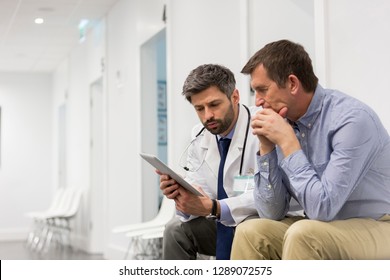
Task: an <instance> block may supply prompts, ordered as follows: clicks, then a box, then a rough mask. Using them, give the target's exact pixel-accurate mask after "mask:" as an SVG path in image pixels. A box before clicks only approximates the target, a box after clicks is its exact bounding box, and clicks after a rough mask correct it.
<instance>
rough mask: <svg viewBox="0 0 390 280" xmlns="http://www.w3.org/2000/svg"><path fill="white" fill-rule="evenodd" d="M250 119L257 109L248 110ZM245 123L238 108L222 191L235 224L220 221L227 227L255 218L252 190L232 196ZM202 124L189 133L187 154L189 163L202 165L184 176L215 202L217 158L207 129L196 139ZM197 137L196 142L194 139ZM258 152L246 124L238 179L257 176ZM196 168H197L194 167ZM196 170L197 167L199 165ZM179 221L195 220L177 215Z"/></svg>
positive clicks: (214, 145) (218, 159)
mask: <svg viewBox="0 0 390 280" xmlns="http://www.w3.org/2000/svg"><path fill="white" fill-rule="evenodd" d="M249 110H250V112H251V115H253V114H254V112H255V111H257V110H259V109H258V108H257V107H250V108H249ZM247 123H248V113H247V110H246V109H245V107H244V106H243V105H241V104H240V110H239V116H238V120H237V124H236V127H235V131H234V135H233V138H232V141H231V144H230V147H229V151H228V154H227V158H226V162H225V167H224V180H223V181H224V188H225V191H226V193H227V195H228V198H226V199H224V200H225V201H226V203H227V205H228V207H229V209H230V211H231V215H232V217H233V219H234V223H233V224H232V223H228V222H227V221H223V220H221V221H220V222H221V223H222V224H224V225H226V226H236V225H238V224H239V223H240V222H242V221H243V220H245V219H247V218H248V217H258V214H257V211H256V208H255V205H254V198H253V190H250V191H247V192H246V193H244V194H241V195H238V196H234V192H233V182H234V176H237V175H240V174H239V171H240V163H241V154H242V151H243V147H244V140H245V132H246V129H247ZM202 127H203V126H202V124H198V125H196V126H195V127H194V128H193V130H192V139H194V140H193V143H192V145H191V146H190V148H189V151H188V157H187V159H188V162H192V161H194V162H198V163H199V162H203V163H202V165H201V167H200V168H199V170H197V171H196V172H187V173H186V176H185V177H186V180H187V181H189V182H190V183H191V184H193V185H198V186H200V187H202V189H203V190H204V191H205V192H206V193H207V195H208V196H209V197H210V198H214V199H216V198H217V190H218V179H217V177H218V168H219V161H220V155H219V151H218V144H217V141H216V136H215V135H213V134H211V133H210V132H209V131H207V130H206V129H205V130H204V131H203V132H202V134H201V135H199V136H198V137H196V135H197V134H198V133H199V131H200V130H201V129H202ZM195 137H196V138H195ZM258 150H259V140H258V138H257V136H255V135H253V134H252V128H251V126H250V120H249V130H248V137H247V142H246V148H245V156H244V162H243V168H242V174H241V175H248V174H250V175H254V174H256V173H257V171H258V168H257V163H256V153H257V152H258ZM195 165H196V164H195ZM198 166H199V164H198ZM180 216H181V220H182V221H186V220H190V219H193V218H195V217H194V216H190V217H188V216H186V215H180Z"/></svg>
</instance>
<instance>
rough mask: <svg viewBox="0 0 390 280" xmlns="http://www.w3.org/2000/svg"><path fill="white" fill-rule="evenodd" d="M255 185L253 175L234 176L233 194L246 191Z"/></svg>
mask: <svg viewBox="0 0 390 280" xmlns="http://www.w3.org/2000/svg"><path fill="white" fill-rule="evenodd" d="M254 187H255V176H253V175H245V176H234V183H233V191H234V195H240V194H243V193H246V192H247V191H249V190H253V188H254Z"/></svg>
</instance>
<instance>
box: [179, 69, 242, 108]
mask: <svg viewBox="0 0 390 280" xmlns="http://www.w3.org/2000/svg"><path fill="white" fill-rule="evenodd" d="M212 86H215V87H217V88H218V89H219V90H220V91H222V92H223V93H224V94H226V96H227V97H228V98H229V99H230V97H231V95H232V93H233V91H234V90H235V89H236V80H235V78H234V74H233V72H232V71H230V70H229V69H228V68H226V67H224V66H222V65H218V64H203V65H200V66H198V67H197V68H195V69H193V70H192V71H191V72H190V74H189V75H188V77H187V79H186V80H185V81H184V85H183V92H182V94H183V95H184V96H185V98H186V99H187V100H188V101H189V102H190V103H191V96H193V95H194V94H198V93H199V92H202V91H204V90H206V89H208V88H209V87H212Z"/></svg>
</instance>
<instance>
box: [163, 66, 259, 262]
mask: <svg viewBox="0 0 390 280" xmlns="http://www.w3.org/2000/svg"><path fill="white" fill-rule="evenodd" d="M182 94H183V95H184V96H185V98H186V99H187V100H188V101H189V102H190V103H191V104H192V105H193V106H194V109H195V111H196V113H197V114H198V117H199V120H200V121H201V123H200V124H199V125H197V126H195V127H194V128H193V131H192V136H193V137H192V138H193V140H192V142H191V144H190V145H189V147H188V149H187V157H186V166H184V169H186V170H187V172H186V180H187V181H189V182H190V183H191V184H192V185H194V186H196V187H197V188H198V189H199V190H200V191H201V192H202V193H203V194H204V196H202V197H200V196H196V195H194V194H192V193H190V192H189V191H187V190H186V189H184V188H183V187H181V186H180V185H178V184H177V183H176V181H174V180H173V179H171V178H170V177H169V176H168V175H165V174H161V173H159V174H160V188H161V190H162V192H163V194H164V195H165V196H167V197H168V198H170V199H173V200H174V201H175V203H176V209H177V216H176V218H174V219H173V220H172V221H171V222H170V223H168V225H167V226H166V229H165V232H164V239H163V258H164V259H181V260H185V259H188V260H189V259H196V257H197V254H204V255H211V256H214V255H216V258H217V259H229V258H230V250H231V242H232V238H233V235H234V228H235V226H237V225H238V224H239V223H241V222H242V221H244V220H246V219H248V218H249V217H258V216H257V211H256V208H255V205H254V198H253V190H252V189H251V188H249V189H248V190H246V191H243V192H242V193H240V194H237V192H235V190H234V189H233V185H234V183H235V182H234V181H235V180H236V183H237V181H242V180H243V179H244V180H246V179H248V182H249V186H253V184H251V182H250V181H251V180H253V174H255V173H256V168H257V165H256V152H257V151H258V149H259V142H258V138H257V137H254V136H253V135H252V129H251V127H250V119H251V110H249V108H247V107H246V106H244V105H242V104H240V103H239V101H240V94H239V92H238V90H237V89H236V82H235V78H234V75H233V73H232V72H231V71H230V70H229V69H227V68H225V67H223V66H221V65H215V64H206V65H201V66H199V67H197V68H196V69H194V70H192V71H191V72H190V74H189V76H188V77H187V79H186V81H185V82H184V85H183V93H182ZM251 109H252V110H258V108H256V107H252V108H251ZM253 113H254V112H253ZM226 139H228V140H226ZM223 141H225V142H228V143H227V144H226V145H227V146H228V147H224V148H223V147H221V146H220V145H221V143H222V142H223ZM229 142H230V144H229ZM221 149H227V151H228V152H227V156H226V160H225V163H223V160H222V161H221V157H225V156H223V155H222V154H221V153H222V151H221ZM219 174H221V175H219Z"/></svg>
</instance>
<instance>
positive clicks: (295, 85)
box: [287, 74, 301, 95]
mask: <svg viewBox="0 0 390 280" xmlns="http://www.w3.org/2000/svg"><path fill="white" fill-rule="evenodd" d="M287 85H288V88H289V90H290V92H291V94H292V95H295V94H297V92H298V89H299V87H300V85H301V81H300V80H299V79H298V77H297V76H295V75H293V74H291V75H289V76H288V80H287Z"/></svg>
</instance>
